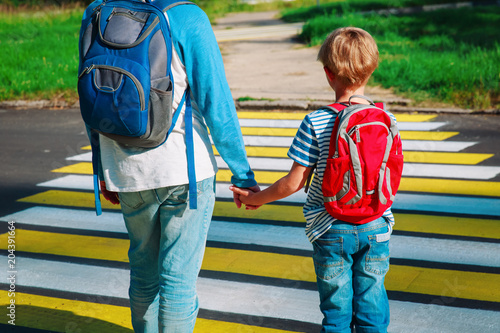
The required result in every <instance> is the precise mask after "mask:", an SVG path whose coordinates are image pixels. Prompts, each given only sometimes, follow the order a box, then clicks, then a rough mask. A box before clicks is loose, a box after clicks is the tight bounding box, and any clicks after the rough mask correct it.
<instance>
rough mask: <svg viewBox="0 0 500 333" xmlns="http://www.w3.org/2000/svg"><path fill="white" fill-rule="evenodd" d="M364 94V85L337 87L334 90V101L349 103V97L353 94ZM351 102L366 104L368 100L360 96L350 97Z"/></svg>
mask: <svg viewBox="0 0 500 333" xmlns="http://www.w3.org/2000/svg"><path fill="white" fill-rule="evenodd" d="M364 94H365V86H364V85H362V86H361V87H358V88H356V89H352V88H345V89H344V88H339V89H336V90H335V102H336V103H349V98H351V96H353V95H361V96H364ZM351 103H359V104H368V101H367V100H365V99H362V98H356V97H355V98H353V99H351Z"/></svg>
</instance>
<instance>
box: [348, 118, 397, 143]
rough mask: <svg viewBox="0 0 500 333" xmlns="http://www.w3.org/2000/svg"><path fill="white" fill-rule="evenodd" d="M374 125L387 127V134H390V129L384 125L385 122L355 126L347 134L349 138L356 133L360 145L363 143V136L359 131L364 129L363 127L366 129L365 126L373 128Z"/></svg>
mask: <svg viewBox="0 0 500 333" xmlns="http://www.w3.org/2000/svg"><path fill="white" fill-rule="evenodd" d="M372 125H380V126H383V127H385V129H386V130H387V133H389V127H387V125H386V124H384V123H383V122H381V121H374V122H370V123H366V124H362V125H356V126H353V127H352V128H351V129H350V130H349V132H347V135H348V136H351V135H352V133H353V132H356V142H357V143H359V142H361V135H360V133H359V130H360V129H361V128H362V127H365V126H372Z"/></svg>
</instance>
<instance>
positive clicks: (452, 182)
mask: <svg viewBox="0 0 500 333" xmlns="http://www.w3.org/2000/svg"><path fill="white" fill-rule="evenodd" d="M254 173H255V179H257V181H258V182H259V183H260V184H272V183H274V182H276V181H277V180H278V179H280V178H282V177H283V176H285V175H286V174H287V173H286V172H279V171H254ZM230 180H231V171H229V170H219V172H218V173H217V181H220V182H230ZM399 191H405V192H425V193H442V194H463V195H478V196H491V197H500V183H499V182H486V181H473V180H456V179H433V178H406V177H403V178H402V179H401V184H400V186H399Z"/></svg>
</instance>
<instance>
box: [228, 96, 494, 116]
mask: <svg viewBox="0 0 500 333" xmlns="http://www.w3.org/2000/svg"><path fill="white" fill-rule="evenodd" d="M382 102H384V103H386V105H387V109H388V110H389V111H391V112H399V113H437V114H487V115H500V109H489V110H473V109H461V108H452V107H450V108H423V107H412V106H408V104H409V103H408V101H407V100H403V99H401V100H400V99H397V100H384V101H382ZM330 103H331V101H319V100H317V101H302V100H278V101H259V100H256V101H244V102H242V101H236V102H235V104H236V109H237V110H254V111H257V110H287V111H314V110H317V109H319V108H321V107H323V106H325V105H327V104H330Z"/></svg>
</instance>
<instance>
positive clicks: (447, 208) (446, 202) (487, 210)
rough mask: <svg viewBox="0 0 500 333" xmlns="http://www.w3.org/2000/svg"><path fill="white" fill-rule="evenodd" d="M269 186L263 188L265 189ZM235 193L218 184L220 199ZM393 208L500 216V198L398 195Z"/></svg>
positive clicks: (298, 197) (298, 196)
mask: <svg viewBox="0 0 500 333" xmlns="http://www.w3.org/2000/svg"><path fill="white" fill-rule="evenodd" d="M265 188H267V186H261V189H265ZM232 193H233V192H231V191H230V190H229V185H226V186H224V185H223V184H218V186H217V197H218V198H228V199H230V198H232V197H233V194H232ZM305 198H306V194H305V193H304V191H303V190H300V191H298V192H296V193H295V194H292V195H291V196H289V197H288V198H285V199H282V200H279V202H292V203H300V204H303V203H304V202H305ZM392 207H393V208H394V209H395V210H401V211H410V212H411V211H422V212H438V213H448V214H464V215H469V214H471V213H472V212H473V213H474V215H477V214H478V212H480V214H482V215H488V216H500V209H499V208H498V207H500V199H499V198H482V197H458V196H447V195H435V194H413V193H401V192H400V193H398V194H397V195H396V199H395V201H394V204H393V205H392Z"/></svg>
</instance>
